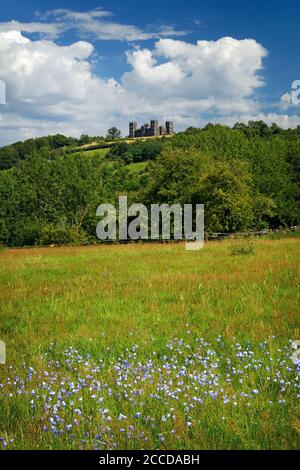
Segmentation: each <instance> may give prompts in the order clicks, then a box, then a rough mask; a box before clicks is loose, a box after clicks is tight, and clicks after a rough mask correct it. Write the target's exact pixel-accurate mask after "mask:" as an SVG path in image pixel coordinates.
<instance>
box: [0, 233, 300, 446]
mask: <svg viewBox="0 0 300 470" xmlns="http://www.w3.org/2000/svg"><path fill="white" fill-rule="evenodd" d="M253 245H254V252H253V254H252V255H251V256H244V255H241V256H231V255H230V242H227V241H224V242H212V243H207V244H206V245H205V247H204V249H203V250H201V251H199V252H187V251H185V250H184V244H176V245H167V244H166V245H164V246H160V245H151V244H147V245H140V244H139V245H127V246H124V245H123V246H115V245H112V246H100V247H78V248H76V247H61V248H45V249H43V248H38V249H24V250H5V251H1V252H0V314H1V335H0V337H1V339H2V340H4V341H5V342H6V345H7V361H8V364H7V365H6V366H0V383H2V384H3V389H2V392H1V400H0V407H1V408H0V413H1V422H0V438H1V437H2V439H3V442H5V443H6V444H7V447H8V448H9V447H16V448H54V447H57V448H78V447H79V448H90V447H92V448H93V447H97V448H111V447H112V448H113V447H115V446H117V447H118V448H141V447H143V448H158V447H161V448H167V447H168V448H187V447H190V448H297V447H299V422H300V421H299V419H300V417H299V408H298V404H297V403H298V402H299V399H297V398H296V396H297V394H299V390H298V389H297V384H299V382H298V378H297V372H296V370H295V367H294V365H293V364H292V362H291V361H290V359H289V358H290V355H291V343H290V342H289V340H296V339H299V338H300V331H299V262H298V260H299V242H298V240H297V239H296V238H295V239H284V240H273V241H270V240H258V241H255V242H253ZM219 335H221V340H220V339H218V337H219ZM274 337H275V338H274ZM178 340H180V341H182V343H180V344H179V345H178ZM174 341H175V343H174V344H175V346H174V347H173V349H171V350H170V347H169V346H170V344H173V343H172V342H174ZM264 341H266V343H264ZM249 342H250V343H249ZM239 345H240V347H241V350H242V351H243V353H244V354H245V358H246V359H245V361H244V359H243V357H240V358H239V356H238V354H239V351H240V350H239ZM262 345H263V346H262ZM133 347H134V348H135V347H137V349H134V350H132V348H133ZM70 348H73V349H72V350H70ZM199 348H200V349H199ZM74 349H75V350H76V351H75V352H74ZM209 351H212V352H213V353H214V354H213V355H212V357H211V355H210V352H209ZM245 351H251V352H252V353H253V355H252V354H249V355H248V352H247V353H246V352H245ZM128 355H130V356H131V357H130V358H128ZM206 356H207V360H206V362H203V361H204V359H205V358H206ZM165 358H166V359H165ZM270 358H271V359H272V360H271V365H270ZM214 359H217V367H216V368H214ZM150 360H152V365H151V367H150V366H149V361H150ZM227 360H230V361H232V362H231V363H230V366H229V368H228V364H227V362H226V361H227ZM68 361H69V362H68ZM70 361H71V364H70ZM120 361H121V362H120ZM122 361H123V362H122ZM124 361H127V363H129V364H131V365H130V367H128V368H127V367H125V366H124V364H125V362H124ZM191 361H192V362H191ZM273 361H274V362H273ZM166 362H167V363H168V364H171V368H170V372H169V373H168V370H167V369H165V365H166ZM272 362H273V364H274V367H273V364H272ZM23 364H24V365H23ZM180 365H183V366H184V367H185V371H186V375H183V376H182V377H183V379H182V380H183V384H182V387H183V388H184V387H185V388H184V390H185V393H183V394H182V395H180V394H179V395H180V396H179V398H178V400H177V399H176V398H172V396H169V395H166V396H165V395H164V390H165V386H166V385H167V386H168V387H169V389H170V390H171V392H172V393H173V392H174V390H175V389H176V387H177V388H180V385H178V384H177V383H178V381H179V382H180V379H179V378H178V377H177V375H178V374H179V366H180ZM257 365H258V368H257V367H256V366H257ZM173 366H176V367H175V368H173V369H172V367H173ZM232 366H233V367H237V368H240V369H241V370H242V369H243V376H242V377H239V376H238V375H237V376H236V374H235V373H234V371H233V370H232ZM246 366H247V367H246ZM10 367H12V369H10ZM30 367H32V368H33V372H31V369H29V368H30ZM116 367H119V368H120V369H119V371H118V369H116ZM124 367H125V368H124ZM145 367H146V368H147V367H148V368H150V369H149V370H150V372H149V373H150V375H151V374H152V375H153V378H152V383H151V380H150V379H148V378H147V379H144V380H143V379H142V371H144V370H145ZM205 367H206V368H207V371H209V373H211V374H213V378H212V381H213V384H212V385H211V387H212V388H210V384H209V381H206V380H204V382H203V383H202V385H201V381H200V383H198V385H197V380H198V379H196V378H195V377H198V376H199V374H200V375H201V374H202V373H204V372H205ZM245 367H246V368H245ZM268 367H270V369H268ZM141 368H142V369H141ZM289 369H290V370H289ZM147 370H148V369H147ZM45 371H46V372H47V373H48V374H49V375H48V376H47V375H46V376H45ZM91 371H94V372H91ZM278 373H279V374H280V375H281V377H282V380H284V383H283V384H280V380H281V378H280V379H279V380H278V381H277V382H276V381H274V380H275V379H276V377H277V375H276V374H278ZM118 374H121V379H120V380H119V379H118ZM189 374H192V377H190V376H189ZM226 374H229V376H228V377H227V376H226ZM90 375H92V376H93V379H87V378H86V377H87V376H88V377H89V376H90ZM216 375H218V377H217V378H216ZM16 376H17V377H18V378H19V379H18V381H19V380H21V381H23V382H22V384H23V385H22V387H21V389H22V393H20V394H19V395H18V390H19V389H20V387H19V388H18V387H17V386H14V382H15V377H16ZM9 377H11V379H10V381H9V382H7V380H8V378H9ZM49 377H50V378H51V377H52V378H53V381H51V380H50V378H49ZM126 377H127V378H126ZM268 377H269V379H268ZM125 378H126V379H125ZM226 378H230V380H231V381H230V382H226ZM240 378H242V379H243V382H241V383H240V382H239V381H238V380H239V379H240ZM277 378H278V377H277ZM29 379H30V380H29ZM79 379H80V380H82V379H85V380H86V383H87V386H86V387H83V388H81V387H79V388H80V390H78V392H77V393H78V394H77V395H76V396H75V398H74V400H72V399H71V398H70V397H69V396H68V398H67V399H66V398H65V399H64V400H63V401H65V403H66V408H64V407H61V406H62V405H61V406H60V407H59V409H58V410H56V413H57V415H58V416H59V418H60V419H62V420H64V421H62V422H55V423H56V424H55V426H54V429H53V428H52V427H51V426H52V425H51V422H49V418H50V417H51V416H53V406H54V405H55V403H57V396H58V394H59V393H61V387H63V388H65V389H67V386H68V385H67V384H69V383H70V382H72V381H73V382H74V384H75V385H76V384H77V385H78V383H80V381H79ZM126 380H127V385H128V388H127V390H130V389H134V390H136V394H133V396H132V401H130V400H128V397H127V398H126V396H124V390H126V387H125V389H124V385H126ZM216 380H217V384H216ZM276 380H277V379H276ZM18 381H17V382H18ZM61 381H64V382H65V384H66V386H61V385H60V383H61ZM78 381H79V382H78ZM91 381H99V382H100V388H99V390H98V389H97V390H96V389H95V390H96V391H95V390H94V388H93V387H96V388H97V386H96V385H95V383H94V382H93V383H94V385H92V384H91ZM118 381H119V382H120V385H118ZM169 381H172V384H171V385H168V382H169ZM43 382H44V383H45V391H44V392H43V391H42V390H43V389H42V388H41V387H42V385H41V384H42V383H43ZM288 382H289V383H290V384H289V385H286V384H287V383H288ZM11 384H12V385H11ZM104 384H106V386H105V388H104V389H103V388H102V386H103V385H104ZM90 387H92V391H90V390H89V388H90ZM186 387H190V388H186ZM195 387H198V390H196V391H195V390H194V388H195ZM157 388H159V391H157ZM283 388H286V389H285V390H284V391H283V390H282V389H283ZM221 389H223V391H221ZM32 390H34V391H35V392H34V393H37V395H38V397H37V398H36V397H35V396H34V394H33V395H32ZM108 390H111V392H108ZM138 390H141V392H139V393H141V395H139V394H138ZM216 390H218V397H215V396H214V395H212V396H210V391H212V392H213V393H214V392H215V391H216ZM256 390H257V391H258V395H256ZM50 391H52V392H55V393H54V395H53V397H56V398H55V399H54V398H51V400H50V399H49V396H51V395H49V394H50ZM69 391H70V390H69ZM93 392H95V393H93ZM204 392H206V393H207V396H206V395H205V393H204ZM118 393H120V395H118ZM172 393H171V394H172ZM176 393H177V392H176ZM178 393H179V392H178ZM203 393H204V395H203ZM10 394H11V395H12V396H10ZM94 394H96V397H97V400H98V399H100V398H101V397H102V398H103V406H102V404H101V403H99V404H95V398H92V395H94ZM116 394H117V395H116ZM155 394H158V395H159V397H160V398H158V399H156V400H155V398H153V395H155ZM173 394H174V393H173ZM184 394H185V395H186V397H184ZM240 394H242V395H240ZM243 394H246V396H244V395H243ZM194 395H195V396H196V398H197V397H198V398H201V400H202V402H203V403H200V401H195V403H194V404H193V402H192V401H191V400H192V399H193V396H194ZM224 396H227V397H228V398H229V402H228V403H224V400H225V401H226V398H225V399H224ZM234 396H236V397H237V398H236V399H235V398H234ZM248 396H249V397H248ZM47 397H48V398H47ZM80 397H81V398H82V401H83V403H84V404H83V405H82V407H81V408H83V409H81V412H82V415H81V416H80V417H79V418H78V417H76V416H77V415H76V413H75V411H74V410H75V408H76V409H80V406H79V404H80V403H82V401H81V402H80V401H79V402H77V401H76V400H79V398H80ZM48 399H49V400H50V401H47V400H48ZM45 400H46V401H45ZM32 401H33V403H31V402H32ZM58 401H59V402H60V400H58ZM70 401H74V402H75V404H74V405H73V406H72V405H70ZM235 401H236V402H237V405H235V404H234V403H235ZM184 403H186V405H185V404H184ZM248 403H250V405H249V404H248ZM45 404H48V405H49V408H48V409H47V406H46V411H45ZM191 404H193V405H194V407H192V408H189V410H188V411H186V408H188V407H190V405H191ZM227 404H228V406H227ZM106 408H107V409H108V410H109V411H108V413H109V417H110V418H111V419H110V420H109V421H106V419H107V415H106V414H105V413H104V414H103V411H104V410H105V409H106ZM170 409H174V410H173V411H170ZM139 413H141V415H139ZM172 413H173V415H174V416H175V418H173V417H172V416H173V415H172ZM120 414H121V415H124V416H126V419H125V418H124V422H123V418H122V417H121V419H120V420H119V417H120ZM136 414H137V416H138V417H137V418H136V417H135V416H136ZM168 414H170V416H168ZM83 416H84V419H83ZM163 417H164V418H165V419H166V421H164V418H163ZM140 418H141V419H140ZM152 418H153V419H154V421H151V420H152ZM76 419H77V421H78V427H76V426H75V425H74V424H72V423H73V422H74V420H76ZM70 424H72V426H73V428H72V431H71V428H67V429H68V430H67V429H65V426H69V425H70ZM153 425H154V426H153ZM74 426H75V427H76V429H75V430H74ZM129 426H131V427H133V428H134V429H133V430H131V428H129ZM107 427H109V428H110V430H109V431H107V430H105V429H106V428H107ZM123 428H124V431H123ZM61 431H63V432H62V433H60V432H61ZM86 433H88V434H89V435H88V436H87V435H85V434H86ZM73 434H74V435H75V438H72V437H71V436H72V435H73ZM98 434H100V435H101V438H100V436H98ZM110 434H112V436H111V437H109V436H110ZM97 436H98V437H99V439H100V440H97ZM12 439H14V441H13V442H11V443H10V441H11V440H12ZM101 439H102V440H101Z"/></svg>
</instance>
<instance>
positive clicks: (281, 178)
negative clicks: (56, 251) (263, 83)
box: [0, 121, 300, 246]
mask: <svg viewBox="0 0 300 470" xmlns="http://www.w3.org/2000/svg"><path fill="white" fill-rule="evenodd" d="M76 145H77V146H78V140H76V139H72V138H68V137H64V136H60V135H58V136H49V137H44V138H41V139H30V140H29V141H26V142H23V143H17V144H14V145H12V146H7V147H4V148H2V149H0V168H1V171H0V243H1V244H4V245H8V246H24V245H26V246H28V245H50V244H64V243H93V242H96V241H97V239H96V232H95V229H96V225H97V222H98V219H97V217H96V208H97V206H98V205H99V204H102V203H107V202H109V203H112V204H115V203H116V202H117V198H118V196H119V195H121V194H127V195H128V198H129V201H130V202H131V203H133V202H142V203H144V204H146V205H148V206H149V205H150V204H151V203H168V204H173V203H180V204H187V203H193V204H196V203H203V204H204V205H205V230H206V232H207V233H212V232H236V231H239V232H240V231H244V230H251V229H253V230H257V229H265V228H277V227H287V226H291V225H297V224H299V219H300V205H299V182H300V181H299V172H300V128H297V129H293V130H287V131H285V130H282V129H280V128H279V127H278V126H276V125H272V126H267V125H266V124H265V123H262V122H261V121H259V122H250V123H249V124H248V126H247V125H244V124H236V125H235V126H234V127H233V128H229V127H226V126H221V125H212V124H209V125H207V126H206V127H205V128H203V129H196V128H189V129H187V130H186V131H185V132H181V133H178V134H176V135H174V137H173V138H172V139H161V140H153V139H150V140H148V141H145V142H144V141H138V140H137V141H134V142H133V143H127V142H125V141H123V140H122V139H116V143H115V144H114V145H113V146H112V147H111V148H110V150H109V152H108V153H107V154H106V156H103V155H97V153H93V154H92V155H90V154H86V153H84V152H80V151H78V152H75V153H73V152H72V153H71V152H69V149H70V148H72V147H74V146H76ZM141 162H144V165H143V169H142V171H139V170H138V166H137V167H136V165H137V164H139V163H141ZM134 168H135V171H133V169H134Z"/></svg>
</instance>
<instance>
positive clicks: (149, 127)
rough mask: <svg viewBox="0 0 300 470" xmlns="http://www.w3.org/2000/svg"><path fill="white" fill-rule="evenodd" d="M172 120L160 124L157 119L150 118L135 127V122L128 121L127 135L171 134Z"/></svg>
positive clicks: (156, 135)
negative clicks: (148, 120) (150, 119)
mask: <svg viewBox="0 0 300 470" xmlns="http://www.w3.org/2000/svg"><path fill="white" fill-rule="evenodd" d="M173 134H174V125H173V121H166V122H165V125H164V126H160V125H159V123H158V121H156V120H152V121H150V124H149V123H148V122H147V123H146V124H144V125H143V126H141V127H139V128H138V127H137V122H130V123H129V137H131V138H138V137H159V136H160V135H173Z"/></svg>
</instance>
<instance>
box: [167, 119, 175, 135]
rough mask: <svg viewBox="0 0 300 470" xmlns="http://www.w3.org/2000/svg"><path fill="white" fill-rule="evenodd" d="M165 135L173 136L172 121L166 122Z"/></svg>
mask: <svg viewBox="0 0 300 470" xmlns="http://www.w3.org/2000/svg"><path fill="white" fill-rule="evenodd" d="M166 134H169V135H172V134H174V123H173V121H166Z"/></svg>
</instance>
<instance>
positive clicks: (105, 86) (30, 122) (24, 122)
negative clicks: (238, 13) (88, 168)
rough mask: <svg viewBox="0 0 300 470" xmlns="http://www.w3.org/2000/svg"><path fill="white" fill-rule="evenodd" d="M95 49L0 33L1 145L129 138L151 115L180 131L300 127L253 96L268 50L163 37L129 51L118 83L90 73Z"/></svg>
mask: <svg viewBox="0 0 300 470" xmlns="http://www.w3.org/2000/svg"><path fill="white" fill-rule="evenodd" d="M99 15H100V12H99ZM97 18H99V16H96V19H97ZM93 51H94V47H93V45H92V44H91V43H90V42H88V41H78V42H75V43H73V44H71V45H67V46H66V45H60V44H57V43H55V42H54V41H50V40H47V39H39V40H36V39H35V40H33V39H29V38H27V37H25V36H24V35H23V34H22V33H21V32H20V31H17V30H16V31H2V32H0V80H3V81H4V82H5V84H6V88H7V104H6V105H3V106H1V109H0V112H1V113H2V117H1V119H0V145H1V144H2V145H4V144H5V143H7V142H13V141H17V140H20V139H25V138H29V137H33V136H39V135H45V134H50V133H56V132H61V133H65V134H67V135H74V136H79V135H80V134H82V133H90V134H94V135H95V134H96V135H100V134H105V132H106V130H107V128H108V127H110V126H112V125H117V126H118V127H120V128H121V129H122V131H123V133H126V132H127V122H128V121H129V120H131V119H137V120H139V121H141V120H143V121H144V119H149V118H151V117H157V118H159V119H160V120H163V119H173V120H174V121H175V124H176V127H177V129H179V128H184V127H186V126H189V125H203V124H205V123H206V122H207V121H208V120H209V121H212V122H216V121H217V122H224V123H233V122H235V121H236V120H243V121H245V119H246V118H249V119H250V118H253V119H255V116H257V117H258V118H260V117H261V118H265V120H267V121H270V120H272V121H277V122H278V123H279V124H281V125H283V127H289V126H290V125H292V126H295V125H298V124H299V117H298V116H293V117H291V116H288V115H281V114H277V115H276V114H272V115H266V114H263V113H262V111H261V107H260V103H259V101H258V100H257V99H255V90H256V89H257V88H258V87H260V86H262V84H263V79H262V77H261V76H260V73H261V70H262V66H263V59H264V57H265V56H266V54H267V52H266V50H265V49H264V48H263V47H262V46H261V45H260V44H259V43H257V42H256V41H255V40H251V39H245V40H237V39H233V38H221V39H219V40H218V41H198V42H197V43H196V44H191V43H188V42H185V41H180V40H174V39H160V40H158V41H157V42H156V44H155V45H154V47H153V48H152V49H136V48H135V49H133V50H131V51H129V52H127V60H128V64H129V65H130V67H131V70H130V71H129V72H127V73H125V74H124V75H123V77H122V79H121V80H120V81H117V80H115V78H114V77H111V78H110V79H109V80H105V79H103V78H102V77H101V74H100V75H95V74H94V73H93V68H92V62H93V61H92V57H93Z"/></svg>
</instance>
